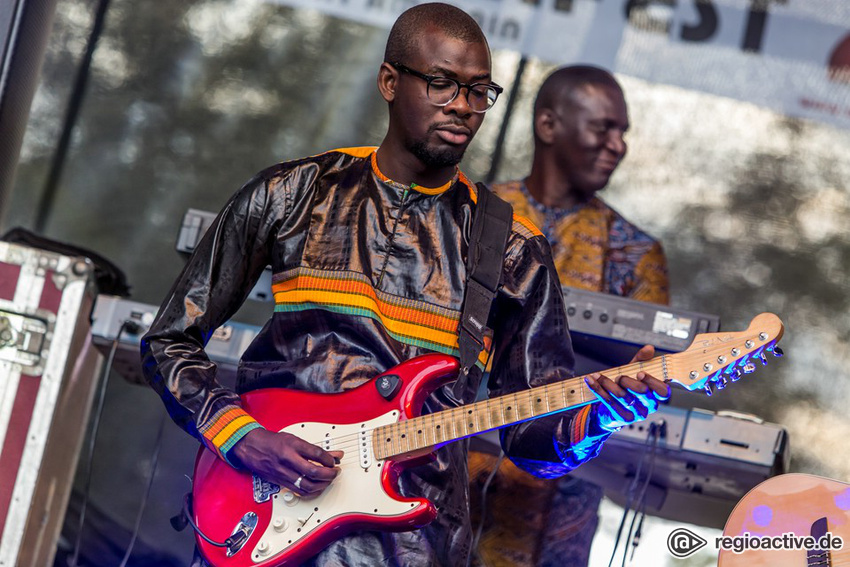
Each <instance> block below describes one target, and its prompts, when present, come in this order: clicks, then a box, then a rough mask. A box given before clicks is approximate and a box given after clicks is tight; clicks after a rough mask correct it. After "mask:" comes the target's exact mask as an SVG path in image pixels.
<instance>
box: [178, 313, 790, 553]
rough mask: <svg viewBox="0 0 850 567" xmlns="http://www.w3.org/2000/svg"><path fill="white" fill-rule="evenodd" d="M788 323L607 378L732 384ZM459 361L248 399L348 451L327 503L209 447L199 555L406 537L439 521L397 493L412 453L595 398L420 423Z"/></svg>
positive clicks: (547, 394)
mask: <svg viewBox="0 0 850 567" xmlns="http://www.w3.org/2000/svg"><path fill="white" fill-rule="evenodd" d="M782 333H783V327H782V322H781V321H780V320H779V319H778V318H777V317H776V316H775V315H772V314H770V313H763V314H761V315H759V316H758V317H756V318H755V319H753V321H752V322H751V323H750V326H749V328H748V329H747V330H746V331H743V332H739V333H712V334H703V335H698V336H697V337H696V338H695V339H694V342H693V343H692V344H691V346H690V347H689V348H688V349H687V350H686V351H683V352H680V353H677V354H673V355H663V356H659V357H656V358H654V359H652V360H650V361H648V362H641V363H633V364H629V365H626V366H621V367H618V368H614V369H611V370H610V371H608V372H606V374H607V375H609V376H620V375H623V374H627V375H632V376H633V375H634V374H635V373H637V372H639V371H641V370H643V371H646V372H648V373H649V374H651V375H653V376H655V377H657V378H659V379H663V380H665V381H666V382H668V383H669V382H674V383H677V384H679V385H681V386H683V387H685V388H687V389H689V390H696V389H703V388H704V389H706V391H707V392H708V393H711V389H712V387H714V388H718V389H719V388H723V387H725V386H726V385H727V383H729V382H734V381H736V380H738V378H740V377H741V374H742V373H750V372H752V371H753V370H754V369H755V364H754V362H755V360H756V359H761V360H762V361H763V362H765V363H766V353H768V352H772V353H773V354H774V355H776V356H780V355H781V354H782V351H781V350H780V349H779V347H777V346H775V345H776V342H777V341H778V340H779V339H780V338H781V337H782ZM457 371H458V362H457V360H456V359H454V358H452V357H450V356H444V355H439V354H428V355H424V356H420V357H417V358H414V359H412V360H409V361H407V362H405V363H403V364H400V365H398V366H396V367H395V368H392V369H391V370H388V371H387V372H385V373H384V374H381V375H380V376H378V377H376V378H375V379H374V380H371V381H369V382H367V383H365V384H363V385H361V386H359V387H358V388H355V389H353V390H349V391H347V392H342V393H338V394H315V393H308V392H303V391H296V390H287V389H265V390H255V391H252V392H249V393H247V394H245V395H244V396H242V402H243V406H244V408H245V410H246V411H247V412H248V413H250V414H251V415H252V416H253V417H254V418H255V419H256V420H257V421H258V422H260V423H261V424H262V425H263V426H264V427H266V428H267V429H269V430H272V431H286V432H289V433H292V434H294V435H297V436H299V437H301V438H302V439H306V440H307V441H310V442H312V443H315V444H317V445H319V446H321V447H322V448H323V449H325V450H328V451H332V450H342V451H344V452H345V456H344V457H343V459H342V462H341V463H340V467H341V469H342V470H341V472H340V474H339V475H338V476H337V478H336V479H335V480H334V482H333V483H331V485H330V486H329V487H328V488H327V489H326V490H325V491H323V492H322V493H321V494H320V495H318V496H317V497H313V498H300V497H298V496H296V495H295V494H293V493H292V492H289V491H287V490H285V489H281V488H280V487H279V486H277V485H274V484H270V483H268V482H265V481H263V480H261V479H259V478H258V477H256V476H253V475H251V474H250V473H246V472H244V471H238V470H236V469H233V468H232V467H230V466H229V465H228V464H226V463H225V462H224V461H222V460H221V459H219V458H217V457H216V456H215V455H214V454H213V453H212V452H211V451H209V450H207V449H201V451H200V452H199V454H198V457H197V460H196V462H195V475H194V486H193V504H192V510H191V511H190V512H189V514H190V518H191V519H192V523H193V527H194V528H195V529H196V540H197V543H198V547H199V549H200V550H201V553H202V554H203V555H204V557H205V558H206V559H207V561H208V562H209V563H210V564H212V565H213V566H214V567H281V566H289V565H298V564H300V563H301V562H302V561H304V560H306V559H307V558H309V557H312V556H313V555H315V554H317V553H319V552H320V551H321V550H322V549H324V547H325V546H327V545H328V544H329V543H331V542H333V541H335V540H337V539H339V538H341V537H342V536H344V535H346V534H348V533H350V532H352V531H355V530H360V529H368V530H385V531H407V530H412V529H415V528H418V527H422V526H424V525H426V524H428V523H429V522H430V521H431V520H433V519H434V517H435V516H436V514H437V510H436V508H435V507H434V505H433V504H432V503H431V502H429V501H428V500H425V499H422V498H404V497H402V496H401V495H399V493H398V491H397V489H396V480H397V478H398V475H399V473H400V471H401V469H402V468H404V467H405V466H408V465H410V460H411V459H412V458H413V457H421V456H422V455H424V454H427V453H429V452H432V451H434V449H436V448H437V447H440V446H442V445H445V444H446V443H450V442H452V441H456V440H458V439H463V438H464V437H469V436H472V435H477V434H479V433H483V432H485V431H490V430H493V429H498V428H501V427H504V426H507V425H511V424H514V423H518V422H521V421H526V420H529V419H535V418H538V417H542V416H544V415H550V414H553V413H557V412H561V411H565V410H569V409H573V408H577V407H580V406H583V405H586V404H590V403H593V402H595V401H596V396H595V394H594V393H593V391H592V390H591V389H590V388H588V387H587V385H586V384H585V383H584V377H578V378H572V379H568V380H564V381H561V382H557V383H554V384H549V385H547V386H541V387H539V388H533V389H530V390H523V391H521V392H517V393H515V394H510V395H507V396H502V397H499V398H493V399H489V400H486V401H481V402H477V403H474V404H470V405H466V406H462V407H457V408H453V409H451V410H446V411H443V412H439V413H436V414H429V415H424V416H420V410H421V407H422V404H423V402H424V401H425V398H426V397H427V396H428V395H429V394H430V393H431V392H433V391H434V390H435V389H436V388H438V387H440V386H442V385H444V384H446V383H448V382H451V381H452V380H454V379H455V377H456V376H457Z"/></svg>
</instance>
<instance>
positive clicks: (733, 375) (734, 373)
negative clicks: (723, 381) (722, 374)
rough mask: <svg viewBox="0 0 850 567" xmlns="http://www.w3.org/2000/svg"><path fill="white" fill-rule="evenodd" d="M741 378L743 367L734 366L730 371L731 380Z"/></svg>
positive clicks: (735, 380) (734, 380)
mask: <svg viewBox="0 0 850 567" xmlns="http://www.w3.org/2000/svg"><path fill="white" fill-rule="evenodd" d="M740 379H741V369H740V368H733V369H732V372H730V373H729V380H731V381H732V382H737V381H738V380H740Z"/></svg>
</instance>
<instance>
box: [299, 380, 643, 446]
mask: <svg viewBox="0 0 850 567" xmlns="http://www.w3.org/2000/svg"><path fill="white" fill-rule="evenodd" d="M624 368H625V367H624ZM644 371H646V370H644ZM584 378H585V377H584V376H581V377H578V378H571V379H568V380H564V381H561V382H555V383H552V384H549V385H547V386H543V387H541V388H544V389H545V388H550V387H551V388H552V389H553V390H557V388H556V386H562V387H566V386H570V385H574V387H573V389H577V388H581V387H582V384H583V379H584ZM564 389H566V388H564ZM588 390H589V388H588ZM527 392H528V391H524V392H519V394H524V393H527ZM588 395H592V391H591V392H590V394H587V393H582V394H581V396H575V395H573V396H570V397H571V398H581V399H582V400H583V399H585V398H586V397H588ZM497 399H498V398H494V399H493V400H484V401H483V402H480V403H481V404H482V406H481V408H483V407H485V406H487V405H489V404H488V403H487V402H492V401H495V400H497ZM520 404H521V402H520V403H519V404H518V405H520ZM575 405H576V404H572V405H569V406H565V407H563V408H560V409H558V410H556V411H555V412H553V413H560V412H563V411H568V410H570V409H571V408H573V407H575ZM468 408H469V406H458V407H456V408H452V409H450V410H446V411H444V412H438V413H434V414H425V415H422V416H417V417H414V418H411V419H406V420H401V421H396V422H392V423H388V424H384V425H379V426H376V427H373V428H370V429H365V428H364V429H360V430H358V431H357V432H356V433H347V434H344V435H340V436H337V437H326V438H325V439H323V440H320V441H313V442H311V444H313V445H316V446H317V447H323V446H324V445H326V444H328V443H330V447H331V448H330V450H331V451H334V450H350V449H352V448H355V449H356V450H357V451H359V448H360V446H361V443H362V438H361V436H363V434H365V436H366V437H371V435H372V433H373V432H375V431H376V430H378V429H381V428H392V427H396V428H406V426H408V425H409V422H411V421H413V420H414V419H423V420H425V419H429V418H430V419H431V420H433V421H435V422H436V421H438V420H439V421H440V425H443V424H448V425H449V428H450V429H452V431H451V432H450V433H449V436H450V437H451V438H449V439H446V440H445V441H441V442H437V443H433V444H428V445H425V446H423V448H426V447H432V446H434V445H436V444H439V443H449V442H451V441H457V440H459V439H461V438H463V437H466V436H469V435H475V434H478V433H483V432H484V431H488V429H481V430H480V431H476V432H475V433H472V434H464V435H456V433H457V432H456V431H455V429H456V428H455V427H454V425H453V424H454V423H455V422H457V421H459V420H460V418H461V416H460V415H455V416H453V417H452V418H449V417H448V416H446V417H442V418H441V417H439V416H440V414H442V413H446V414H448V413H451V412H453V411H454V412H457V410H459V409H468ZM481 408H479V409H481ZM541 416H542V415H541ZM508 419H510V418H508ZM473 420H474V418H473ZM511 423H516V422H514V421H509V422H506V423H504V424H503V425H500V426H496V427H495V428H493V429H499V428H501V427H504V426H507V425H510V424H511ZM289 433H291V432H289ZM293 434H295V433H293ZM433 435H434V434H432V436H433ZM396 443H398V444H399V445H400V444H401V443H402V441H400V440H397V441H396ZM411 450H414V451H415V450H418V449H411ZM404 452H405V451H401V452H399V453H397V454H402V453H404ZM343 458H345V457H343ZM357 460H359V457H358V458H357Z"/></svg>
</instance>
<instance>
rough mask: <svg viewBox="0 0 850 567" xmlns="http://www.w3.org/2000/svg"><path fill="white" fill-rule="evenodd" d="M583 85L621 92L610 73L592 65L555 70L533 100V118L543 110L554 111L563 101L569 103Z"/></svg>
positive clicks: (618, 84)
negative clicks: (609, 88)
mask: <svg viewBox="0 0 850 567" xmlns="http://www.w3.org/2000/svg"><path fill="white" fill-rule="evenodd" d="M585 85H600V86H608V87H613V88H614V89H616V90H618V91H620V92H621V93H622V92H623V88H622V87H621V86H620V83H618V82H617V79H615V78H614V75H612V74H611V73H610V72H608V71H606V70H605V69H602V68H601V67H594V66H592V65H572V66H570V67H561V68H559V69H556V70H555V71H553V72H552V73H550V74H549V76H548V77H546V80H545V81H543V85H541V87H540V90H539V91H537V98H536V99H535V100H534V116H537V114H538V113H539V112H540V111H541V110H543V109H544V108H550V109H554V108H555V107H556V106H557V105H558V104H560V103H562V102H564V101H570V100H571V99H572V96H573V93H574V92H576V91H577V90H578V89H580V88H581V87H583V86H585Z"/></svg>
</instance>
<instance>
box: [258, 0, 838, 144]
mask: <svg viewBox="0 0 850 567" xmlns="http://www.w3.org/2000/svg"><path fill="white" fill-rule="evenodd" d="M274 1H277V2H279V3H280V4H284V5H287V6H296V7H300V8H309V9H313V10H320V11H322V12H325V13H327V14H330V15H334V16H338V17H343V18H348V19H351V20H355V21H358V22H361V23H366V24H370V25H375V26H380V27H386V28H389V27H390V26H391V25H392V23H393V22H394V21H395V19H396V17H398V15H399V14H400V13H401V12H402V11H403V10H405V9H406V8H408V7H410V6H413V5H415V4H421V3H422V2H414V1H409V0H408V1H399V0H321V1H317V0H274ZM449 3H450V4H455V5H457V6H459V7H461V8H463V9H464V10H466V11H467V12H469V13H470V14H472V15H473V17H475V19H476V20H478V23H479V24H481V27H482V28H483V29H484V31H485V33H486V34H487V37H488V39H489V41H490V44H491V46H492V47H493V48H494V49H510V50H515V51H519V52H521V53H522V54H523V55H526V56H530V57H537V58H540V59H542V60H544V61H549V62H551V63H557V64H562V63H574V62H583V63H591V64H596V65H600V66H602V67H605V68H608V69H612V70H614V71H616V72H618V73H624V74H627V75H631V76H633V77H638V78H642V79H646V80H649V81H652V82H656V83H666V84H670V85H676V86H680V87H685V88H689V89H695V90H699V91H704V92H707V93H711V94H717V95H722V96H728V97H732V98H736V99H739V100H744V101H748V102H753V103H756V104H760V105H764V106H767V107H770V108H772V109H774V110H778V111H780V112H784V113H786V114H789V115H791V116H797V117H803V118H813V119H818V120H825V121H829V122H834V123H836V124H839V125H842V126H844V127H848V126H850V3H848V2H847V1H846V0H820V1H819V2H811V0H457V1H454V2H449Z"/></svg>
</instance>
